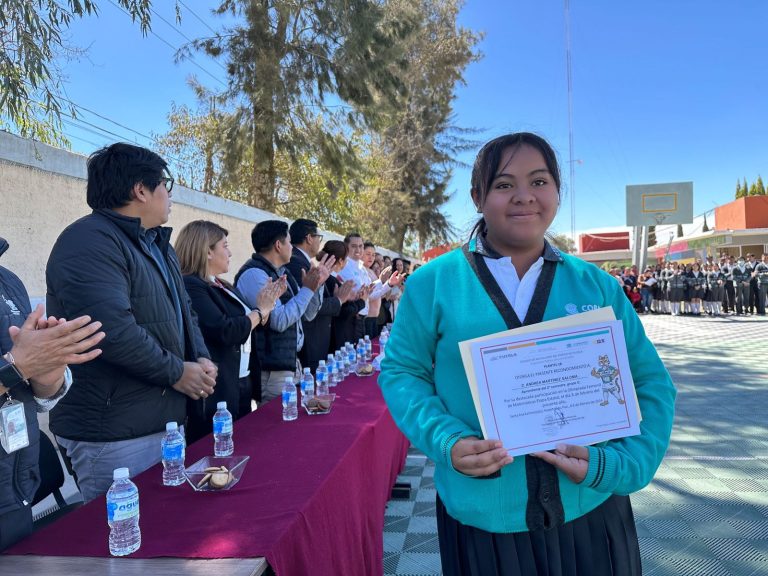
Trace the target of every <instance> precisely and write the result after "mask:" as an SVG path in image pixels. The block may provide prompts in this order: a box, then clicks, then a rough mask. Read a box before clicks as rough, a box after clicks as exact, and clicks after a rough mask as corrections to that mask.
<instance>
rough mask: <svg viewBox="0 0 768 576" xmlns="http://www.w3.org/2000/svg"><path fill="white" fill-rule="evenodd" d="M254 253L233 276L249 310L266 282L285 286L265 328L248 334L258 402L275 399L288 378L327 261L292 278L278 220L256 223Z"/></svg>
mask: <svg viewBox="0 0 768 576" xmlns="http://www.w3.org/2000/svg"><path fill="white" fill-rule="evenodd" d="M251 243H252V244H253V249H254V250H255V253H254V254H253V256H251V258H250V259H249V260H248V261H247V262H246V263H245V264H243V266H242V268H240V271H239V272H238V273H237V276H235V283H236V285H237V289H238V290H240V292H241V293H242V295H243V296H244V297H245V299H246V304H248V305H249V306H251V307H255V305H256V297H257V295H258V294H259V292H260V291H261V289H262V288H263V287H264V285H265V284H266V283H267V282H268V281H269V280H270V278H271V279H272V280H273V281H283V282H285V283H286V291H285V292H284V293H283V295H282V296H281V297H280V300H278V302H277V303H276V304H275V308H274V309H273V310H272V312H271V314H270V317H269V324H268V325H267V326H266V327H264V328H263V329H259V328H257V329H256V331H255V332H254V342H255V349H256V354H257V356H258V360H259V362H260V363H261V393H262V401H265V402H266V401H268V400H271V399H272V398H276V397H277V396H279V395H280V393H281V390H282V385H283V383H284V382H285V378H286V377H289V376H293V375H294V374H295V373H296V370H297V369H298V368H300V366H299V365H298V358H297V352H298V351H299V350H301V347H302V346H303V344H304V331H303V329H302V325H301V319H302V318H304V319H305V320H312V319H313V318H314V317H315V316H316V315H317V311H318V309H319V308H320V299H319V296H317V292H318V291H319V290H320V289H322V287H323V283H324V282H325V280H326V279H327V278H328V276H329V275H330V269H331V266H333V261H330V262H326V261H324V262H321V263H320V264H319V265H318V266H314V267H312V268H311V269H310V270H309V272H307V273H305V274H303V276H302V278H294V277H293V275H291V273H290V272H289V271H288V270H287V269H286V267H285V266H286V264H288V262H290V260H291V254H292V251H293V246H292V245H291V236H290V234H289V232H288V224H287V223H285V222H283V221H282V220H265V221H264V222H259V223H258V224H257V225H256V226H255V227H254V229H253V232H251Z"/></svg>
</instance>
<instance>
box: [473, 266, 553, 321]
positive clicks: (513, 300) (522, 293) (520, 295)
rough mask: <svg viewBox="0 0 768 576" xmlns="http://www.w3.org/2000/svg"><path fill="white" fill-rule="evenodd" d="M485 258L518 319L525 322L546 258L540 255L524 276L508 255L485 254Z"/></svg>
mask: <svg viewBox="0 0 768 576" xmlns="http://www.w3.org/2000/svg"><path fill="white" fill-rule="evenodd" d="M483 258H484V259H485V263H486V264H487V265H488V270H490V272H491V274H493V277H494V279H495V280H496V282H497V283H498V284H499V287H500V288H501V291H502V292H504V296H506V297H507V300H509V303H510V304H511V305H512V308H513V309H514V311H515V314H517V317H518V319H519V320H520V322H525V316H526V315H527V314H528V308H529V307H530V306H531V300H532V299H533V293H534V292H535V291H536V284H537V283H538V281H539V276H540V275H541V270H542V268H543V267H544V258H543V257H541V256H539V259H538V260H536V262H534V263H533V264H532V265H531V267H530V268H529V269H528V271H527V272H526V273H525V274H524V275H523V277H522V278H520V277H519V276H518V274H517V270H516V269H515V265H514V264H512V258H510V257H508V256H503V257H501V258H489V257H487V256H483Z"/></svg>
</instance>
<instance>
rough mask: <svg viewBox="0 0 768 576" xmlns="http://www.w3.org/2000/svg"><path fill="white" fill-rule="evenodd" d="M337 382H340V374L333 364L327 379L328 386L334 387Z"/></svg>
mask: <svg viewBox="0 0 768 576" xmlns="http://www.w3.org/2000/svg"><path fill="white" fill-rule="evenodd" d="M339 382H341V374H339V369H338V368H337V367H336V365H335V364H334V365H333V372H331V377H330V379H329V380H328V386H330V387H331V388H333V387H335V386H336V385H337V384H338V383H339Z"/></svg>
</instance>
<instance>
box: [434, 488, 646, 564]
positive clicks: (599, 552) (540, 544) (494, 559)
mask: <svg viewBox="0 0 768 576" xmlns="http://www.w3.org/2000/svg"><path fill="white" fill-rule="evenodd" d="M481 481H482V480H481ZM436 506H437V533H438V540H439V542H440V561H441V563H442V566H443V575H444V576H641V574H642V565H641V561H640V546H639V544H638V541H637V530H636V528H635V519H634V516H633V514H632V506H631V504H630V502H629V497H628V496H611V497H610V498H608V500H606V501H605V502H603V503H602V504H601V505H600V506H598V507H597V508H595V509H594V510H592V511H591V512H589V513H588V514H585V515H584V516H581V517H580V518H576V519H575V520H572V521H570V522H567V523H566V524H563V525H562V526H558V527H557V528H552V529H550V530H535V531H533V532H514V533H510V534H496V533H491V532H486V531H485V530H480V529H479V528H474V527H472V526H466V525H464V524H462V523H461V522H459V521H458V520H456V519H454V518H452V517H451V516H450V514H448V512H447V510H446V509H445V506H443V503H442V501H441V500H440V497H439V496H438V497H437V504H436Z"/></svg>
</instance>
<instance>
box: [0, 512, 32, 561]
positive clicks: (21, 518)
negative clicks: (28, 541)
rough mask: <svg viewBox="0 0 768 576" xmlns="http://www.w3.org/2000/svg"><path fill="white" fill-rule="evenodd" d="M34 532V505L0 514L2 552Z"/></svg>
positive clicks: (0, 549) (0, 546)
mask: <svg viewBox="0 0 768 576" xmlns="http://www.w3.org/2000/svg"><path fill="white" fill-rule="evenodd" d="M30 534H32V506H24V507H23V508H19V509H18V510H14V511H12V512H7V513H5V514H3V515H2V516H0V552H2V551H3V550H5V549H6V548H9V547H10V546H13V545H14V544H16V542H18V541H19V540H21V539H23V538H26V537H27V536H29V535H30Z"/></svg>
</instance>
